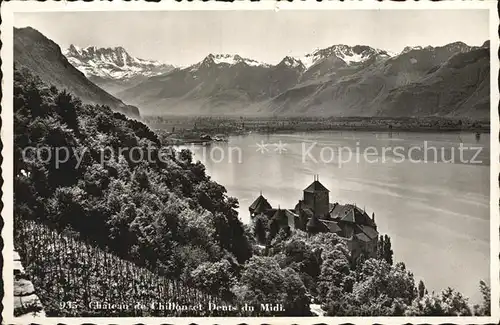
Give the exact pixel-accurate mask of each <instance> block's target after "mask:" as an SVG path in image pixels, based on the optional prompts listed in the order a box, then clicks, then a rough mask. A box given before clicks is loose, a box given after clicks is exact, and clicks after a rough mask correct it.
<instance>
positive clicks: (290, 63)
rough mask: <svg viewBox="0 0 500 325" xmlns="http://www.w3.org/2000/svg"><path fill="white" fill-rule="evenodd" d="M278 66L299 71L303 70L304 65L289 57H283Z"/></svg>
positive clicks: (298, 60)
mask: <svg viewBox="0 0 500 325" xmlns="http://www.w3.org/2000/svg"><path fill="white" fill-rule="evenodd" d="M278 65H285V66H287V67H291V68H299V69H300V70H305V65H304V63H303V62H302V61H301V60H300V59H297V58H294V57H291V56H285V57H284V58H283V60H281V62H280V63H279V64H278Z"/></svg>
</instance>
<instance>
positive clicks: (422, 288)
mask: <svg viewBox="0 0 500 325" xmlns="http://www.w3.org/2000/svg"><path fill="white" fill-rule="evenodd" d="M424 295H425V284H424V281H422V280H420V281H419V282H418V297H419V298H420V299H421V298H423V297H424Z"/></svg>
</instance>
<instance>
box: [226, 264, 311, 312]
mask: <svg viewBox="0 0 500 325" xmlns="http://www.w3.org/2000/svg"><path fill="white" fill-rule="evenodd" d="M233 292H234V294H235V295H236V297H237V301H238V302H239V303H240V304H249V305H252V306H254V308H255V309H256V310H259V309H261V307H260V305H261V304H270V305H272V304H281V305H282V306H283V309H284V312H283V313H282V315H288V316H292V315H302V316H304V315H308V314H309V313H310V311H309V298H308V297H307V295H306V288H305V287H304V284H303V283H302V281H301V279H300V277H299V275H298V273H297V272H296V271H294V270H293V269H292V268H285V269H282V268H280V265H279V264H278V263H277V261H276V260H275V259H274V258H272V257H267V256H253V257H252V258H251V259H250V260H249V261H248V262H247V263H246V264H245V266H244V268H243V270H242V274H241V278H240V281H239V282H238V284H237V285H236V286H234V287H233ZM260 315H261V316H263V315H274V316H276V315H279V314H277V313H275V312H273V313H269V312H266V311H265V310H260Z"/></svg>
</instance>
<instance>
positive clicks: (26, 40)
mask: <svg viewBox="0 0 500 325" xmlns="http://www.w3.org/2000/svg"><path fill="white" fill-rule="evenodd" d="M14 66H15V67H16V68H17V69H23V68H26V69H29V70H30V71H31V72H32V73H33V74H35V75H37V76H38V77H40V78H41V79H42V80H43V81H44V82H45V83H47V84H50V85H54V86H56V87H57V88H59V89H66V90H68V91H69V92H71V93H73V94H74V95H75V96H77V97H79V98H80V99H81V100H82V101H83V102H85V103H89V104H99V105H106V106H109V107H110V108H111V109H112V110H114V111H118V112H121V113H124V114H125V115H128V116H130V117H139V116H140V113H139V109H138V108H137V107H135V106H131V105H127V104H125V103H124V102H123V101H121V100H120V99H118V98H116V97H114V96H113V95H110V94H109V93H107V92H106V91H104V90H103V89H101V88H100V87H99V86H97V85H96V84H94V83H93V82H91V81H90V80H88V79H87V78H86V77H85V75H84V74H83V73H82V72H81V71H79V70H78V69H77V68H75V67H74V66H73V65H72V64H71V63H70V62H69V61H68V59H67V58H66V57H65V56H64V55H63V53H62V52H61V48H60V47H59V45H57V44H56V43H55V42H53V41H52V40H50V39H48V38H47V37H45V36H44V35H43V34H41V33H40V32H38V31H37V30H36V29H33V28H31V27H26V28H14Z"/></svg>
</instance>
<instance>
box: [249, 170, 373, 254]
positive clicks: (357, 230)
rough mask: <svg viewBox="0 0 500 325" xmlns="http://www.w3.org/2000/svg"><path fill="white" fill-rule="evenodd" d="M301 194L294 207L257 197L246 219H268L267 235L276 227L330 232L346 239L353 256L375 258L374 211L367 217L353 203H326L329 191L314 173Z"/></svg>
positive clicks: (273, 231)
mask: <svg viewBox="0 0 500 325" xmlns="http://www.w3.org/2000/svg"><path fill="white" fill-rule="evenodd" d="M303 193H304V196H303V199H302V200H299V202H298V203H297V205H296V206H295V208H293V209H282V208H280V207H278V208H277V209H276V208H273V207H272V206H271V204H269V202H268V201H267V199H266V198H265V197H264V196H263V195H262V193H261V194H260V196H259V197H258V198H257V199H256V200H255V201H254V202H253V203H252V205H250V207H249V211H250V218H251V220H252V221H255V220H256V218H257V217H258V216H261V217H260V218H265V220H267V221H268V225H269V228H270V233H271V236H274V235H275V234H276V233H278V231H279V230H280V229H283V228H289V229H300V230H303V231H306V232H307V233H309V234H311V235H314V234H317V233H320V232H332V233H336V234H338V235H339V236H341V237H344V238H346V239H347V245H348V247H349V250H350V251H351V255H352V257H353V258H354V259H357V258H358V257H359V256H360V254H361V253H363V254H364V255H365V256H367V257H376V254H377V242H378V231H377V225H376V223H375V214H372V217H371V218H370V217H369V216H368V214H366V212H365V211H364V210H361V209H360V208H359V207H357V206H356V205H353V204H345V205H341V204H338V203H330V191H329V190H328V189H327V188H326V187H325V186H323V184H321V183H320V181H319V178H318V177H317V176H315V177H314V181H313V182H312V183H311V185H309V186H308V187H306V188H305V189H304V191H303Z"/></svg>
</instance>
